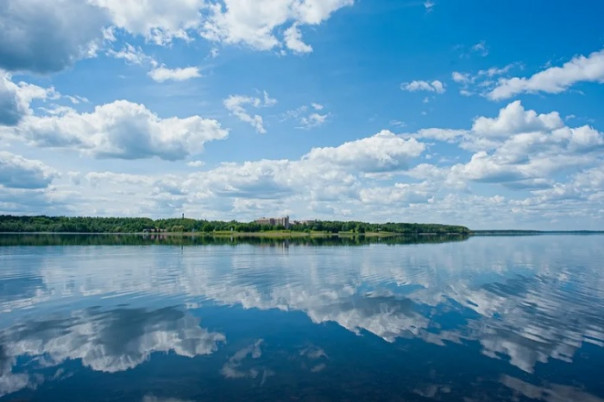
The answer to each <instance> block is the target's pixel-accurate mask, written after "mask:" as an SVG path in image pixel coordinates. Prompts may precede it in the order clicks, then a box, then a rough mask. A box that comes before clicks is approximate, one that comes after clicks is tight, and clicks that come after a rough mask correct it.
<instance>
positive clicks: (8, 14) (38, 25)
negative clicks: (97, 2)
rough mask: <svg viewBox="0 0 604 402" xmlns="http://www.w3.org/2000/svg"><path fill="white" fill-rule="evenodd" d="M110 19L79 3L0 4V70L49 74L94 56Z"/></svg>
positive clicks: (30, 0)
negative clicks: (103, 30)
mask: <svg viewBox="0 0 604 402" xmlns="http://www.w3.org/2000/svg"><path fill="white" fill-rule="evenodd" d="M108 24H109V19H108V17H107V16H106V15H105V13H104V12H102V10H100V9H98V8H97V7H94V6H92V5H90V4H89V3H88V2H85V1H80V0H57V1H54V2H49V1H46V0H4V1H2V2H0V68H4V69H6V70H9V71H33V72H36V73H49V72H55V71H60V70H62V69H64V68H66V67H69V66H71V65H72V64H73V63H75V62H76V61H77V60H79V59H82V58H85V57H90V56H93V55H94V54H95V53H96V50H97V49H98V47H99V46H100V43H101V42H102V40H103V35H102V29H103V27H104V26H106V25H108Z"/></svg>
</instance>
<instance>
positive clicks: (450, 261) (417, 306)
mask: <svg viewBox="0 0 604 402" xmlns="http://www.w3.org/2000/svg"><path fill="white" fill-rule="evenodd" d="M173 251H174V252H173ZM176 251H178V252H176ZM65 252H66V253H69V252H70V249H67V250H66V251H65ZM119 252H120V253H121V254H120V255H119V258H117V257H116V256H115V255H111V254H107V255H103V254H102V253H101V254H99V253H100V251H99V250H95V253H96V254H98V255H99V257H98V258H97V260H99V261H97V260H93V259H91V258H88V257H89V256H88V255H85V256H83V257H82V256H81V255H80V256H78V255H74V256H72V257H73V258H75V259H76V261H75V262H74V265H75V266H77V268H78V269H80V270H81V271H79V272H81V273H80V274H79V275H73V270H71V269H70V268H69V267H65V266H59V264H58V263H57V262H56V261H55V260H53V258H51V257H49V256H44V257H43V258H44V259H43V261H41V262H40V266H41V268H40V272H39V277H40V280H41V282H42V283H43V284H44V286H43V287H39V288H38V289H37V290H36V292H35V294H34V295H33V296H32V291H31V289H30V288H31V286H30V287H28V288H27V291H25V290H26V289H24V292H23V294H20V295H17V294H15V295H14V296H13V297H12V300H10V301H6V302H4V303H3V305H2V307H3V309H4V310H5V311H11V310H14V309H19V308H21V307H22V306H34V307H35V306H38V305H41V304H42V303H43V302H45V301H50V300H60V299H61V298H73V297H76V298H78V299H79V300H86V299H87V298H91V297H98V295H116V294H117V295H132V294H146V295H155V296H158V295H161V296H165V295H174V296H179V297H183V298H184V302H185V303H187V304H189V305H203V303H204V302H205V301H207V300H211V301H212V303H216V304H220V305H227V306H235V305H236V306H242V307H243V308H246V309H247V308H256V309H261V310H267V309H280V310H283V311H302V312H304V313H305V314H306V315H307V316H308V317H309V318H310V319H311V320H312V321H313V322H315V323H325V322H335V323H337V324H338V325H340V326H342V327H343V328H346V329H347V330H350V331H352V332H354V333H357V334H362V333H363V332H367V333H371V334H374V335H376V336H379V337H381V338H383V339H384V340H385V341H388V342H395V341H396V340H397V339H398V338H420V339H423V340H424V341H426V342H430V343H434V344H438V345H443V344H444V343H446V342H457V343H460V342H464V341H476V342H478V343H479V344H480V345H481V349H482V352H483V353H484V354H485V355H486V356H489V357H491V358H497V359H502V358H503V359H505V360H506V361H509V363H510V364H512V365H513V366H516V367H518V368H520V369H522V370H524V371H526V372H532V371H533V370H534V368H535V366H536V364H537V363H546V362H548V361H549V360H550V359H557V360H562V361H566V362H571V361H572V359H573V356H574V355H575V354H576V351H577V350H578V349H579V348H581V346H582V345H583V344H584V343H591V344H593V345H596V346H600V347H602V346H603V345H604V314H602V312H603V311H604V273H603V272H602V271H601V269H600V266H599V265H598V263H597V262H598V261H601V260H602V258H604V251H602V249H601V237H598V236H591V237H589V236H538V237H523V238H506V237H500V238H473V239H470V240H469V241H467V242H464V243H454V244H451V243H450V244H446V243H445V244H437V245H423V246H405V247H401V246H399V247H388V246H381V245H372V246H368V247H355V248H351V247H339V248H338V247H332V248H329V249H325V248H322V249H320V250H317V249H313V248H308V247H290V248H289V252H288V253H287V254H286V255H284V254H282V253H278V252H276V251H274V250H272V249H270V248H269V249H258V248H254V247H252V246H239V247H233V248H221V247H211V246H208V247H199V248H187V249H185V250H184V251H182V252H181V250H180V249H178V250H176V249H171V248H146V249H145V252H144V253H141V252H140V251H136V253H134V252H133V251H131V249H127V248H124V249H120V250H119ZM124 253H125V254H124ZM128 253H133V254H132V255H130V254H128ZM84 257H86V258H84ZM78 258H80V261H78V260H77V259H78ZM58 261H60V262H61V263H63V264H64V261H65V256H64V255H61V256H60V258H59V259H58ZM74 269H75V268H74ZM451 316H455V317H457V318H456V319H455V320H453V321H452V322H449V320H451V318H450V317H451ZM82 331H84V328H82ZM86 336H88V335H86ZM215 341H216V339H214V340H213V341H212V342H215ZM146 342H151V341H149V340H147V341H146ZM156 342H159V341H156ZM151 343H153V342H151ZM158 345H160V344H158ZM74 347H76V350H81V348H78V345H77V344H76V345H74ZM108 347H109V346H104V348H105V349H107V348H108ZM158 348H159V350H163V349H161V348H162V346H158ZM164 348H165V347H164ZM105 349H103V350H105ZM183 353H185V352H183ZM79 355H81V356H82V358H83V359H84V358H85V357H86V360H85V361H86V362H88V361H90V363H87V364H89V365H90V366H91V367H93V364H98V366H94V367H103V364H102V363H100V360H97V359H95V358H93V356H96V355H90V356H88V355H87V354H85V353H84V352H83V351H82V352H79ZM143 356H144V355H143V354H142V353H138V354H136V353H135V354H133V355H132V357H128V358H127V359H126V360H123V361H122V360H119V359H117V358H116V359H117V360H115V361H112V362H110V364H111V365H116V366H117V367H129V365H132V364H137V363H136V362H138V361H140V359H141V358H143V359H144V357H143ZM88 359H89V360H88ZM129 359H132V360H129ZM93 362H94V363H93ZM232 363H233V362H232ZM107 365H109V363H107ZM225 367H226V371H227V372H230V373H231V375H233V374H235V375H236V374H237V372H236V371H232V370H231V368H233V367H231V366H228V365H227V366H225ZM235 368H236V365H235ZM99 369H100V368H99ZM223 374H224V373H223Z"/></svg>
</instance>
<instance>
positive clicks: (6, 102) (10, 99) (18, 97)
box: [0, 70, 60, 126]
mask: <svg viewBox="0 0 604 402" xmlns="http://www.w3.org/2000/svg"><path fill="white" fill-rule="evenodd" d="M58 97H60V94H58V93H57V92H56V91H55V89H54V88H52V87H51V88H42V87H39V86H37V85H33V84H29V83H26V82H19V83H18V84H15V83H14V82H13V81H12V76H11V74H9V73H7V72H5V71H2V70H0V126H2V125H5V126H15V125H17V124H18V123H19V122H20V121H21V120H22V119H23V117H25V116H26V115H28V114H31V113H32V110H31V108H30V103H31V102H32V100H34V99H41V100H46V99H57V98H58Z"/></svg>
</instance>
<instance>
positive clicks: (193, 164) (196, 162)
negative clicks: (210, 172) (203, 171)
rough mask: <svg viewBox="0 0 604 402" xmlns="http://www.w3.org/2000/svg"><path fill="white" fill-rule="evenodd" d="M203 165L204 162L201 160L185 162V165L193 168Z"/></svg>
mask: <svg viewBox="0 0 604 402" xmlns="http://www.w3.org/2000/svg"><path fill="white" fill-rule="evenodd" d="M203 165H205V163H204V162H203V161H190V162H187V166H189V167H194V168H198V167H202V166H203Z"/></svg>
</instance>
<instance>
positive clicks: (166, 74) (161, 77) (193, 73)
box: [148, 66, 201, 82]
mask: <svg viewBox="0 0 604 402" xmlns="http://www.w3.org/2000/svg"><path fill="white" fill-rule="evenodd" d="M148 74H149V77H151V78H152V79H153V80H154V81H157V82H164V81H186V80H190V79H191V78H197V77H201V74H200V73H199V69H198V68H197V67H184V68H174V69H170V68H166V67H164V66H160V67H157V68H154V69H153V70H151V71H149V73H148Z"/></svg>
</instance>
